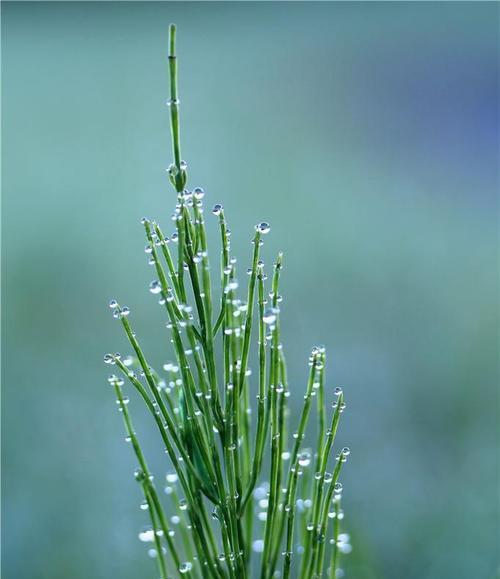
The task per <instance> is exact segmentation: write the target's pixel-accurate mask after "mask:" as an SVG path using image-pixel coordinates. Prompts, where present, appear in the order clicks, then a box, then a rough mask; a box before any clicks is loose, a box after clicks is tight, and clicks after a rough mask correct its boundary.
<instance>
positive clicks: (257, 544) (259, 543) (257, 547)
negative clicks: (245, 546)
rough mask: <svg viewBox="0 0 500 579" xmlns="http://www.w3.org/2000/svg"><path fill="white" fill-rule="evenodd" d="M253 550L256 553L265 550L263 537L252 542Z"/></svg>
mask: <svg viewBox="0 0 500 579" xmlns="http://www.w3.org/2000/svg"><path fill="white" fill-rule="evenodd" d="M252 551H253V552H254V553H262V551H264V541H263V540H262V539H257V540H256V541H254V542H253V543H252Z"/></svg>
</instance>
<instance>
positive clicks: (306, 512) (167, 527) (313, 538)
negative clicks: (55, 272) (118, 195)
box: [104, 25, 350, 579]
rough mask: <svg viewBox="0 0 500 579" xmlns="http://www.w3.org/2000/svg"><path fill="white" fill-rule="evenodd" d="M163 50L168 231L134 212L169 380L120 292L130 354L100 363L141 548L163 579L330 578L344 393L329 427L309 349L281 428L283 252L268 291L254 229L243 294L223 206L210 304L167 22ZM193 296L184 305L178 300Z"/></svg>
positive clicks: (344, 541)
mask: <svg viewBox="0 0 500 579" xmlns="http://www.w3.org/2000/svg"><path fill="white" fill-rule="evenodd" d="M169 48H170V50H169V56H168V61H169V71H170V91H171V94H170V100H169V106H170V121H171V133H172V146H173V156H174V160H173V163H172V164H171V165H170V167H169V169H168V174H169V177H170V181H171V183H172V185H173V187H174V188H175V191H176V193H177V204H176V206H175V212H174V216H173V219H174V221H175V223H176V231H175V233H174V234H173V235H172V236H171V237H170V239H169V238H168V237H166V236H165V235H164V234H163V232H162V230H161V229H160V226H159V225H158V224H157V223H156V222H155V221H151V220H149V219H146V218H144V219H142V225H143V227H144V232H145V236H146V240H147V245H146V250H145V251H146V253H147V254H148V258H149V263H150V265H152V266H153V267H154V268H155V271H156V278H157V279H155V280H154V281H153V282H151V284H150V286H149V289H150V291H151V293H153V294H155V295H157V296H158V298H159V303H160V305H161V306H162V307H163V308H164V309H165V314H166V319H167V328H168V329H169V332H170V334H171V342H172V348H173V355H174V358H175V361H174V362H170V363H168V364H165V365H164V366H163V371H164V372H165V374H163V373H162V372H158V371H156V370H154V369H153V367H152V366H151V365H150V364H149V362H148V360H147V358H146V355H145V353H144V351H143V349H142V347H141V345H140V342H139V340H138V338H137V335H136V333H135V331H134V329H133V326H132V323H131V321H130V318H129V313H130V311H129V309H128V308H127V307H126V306H121V305H120V304H119V303H118V302H117V301H116V300H112V301H111V302H110V304H109V305H110V307H111V309H112V310H113V316H114V317H115V318H117V319H118V320H120V322H121V324H122V326H123V329H124V330H125V334H126V336H127V338H128V341H129V342H130V346H131V348H132V350H133V355H131V356H123V357H122V356H121V355H120V354H118V353H116V354H106V356H105V357H104V360H105V362H106V363H108V364H112V365H115V366H116V367H117V369H118V370H119V373H120V376H116V375H114V374H113V375H111V376H110V377H109V382H110V384H111V385H112V386H113V388H114V391H115V394H116V398H117V404H118V409H119V410H120V412H121V413H122V416H123V420H124V423H125V430H126V440H127V441H128V442H130V443H131V446H132V448H133V451H134V453H135V456H136V459H137V463H138V468H137V470H136V472H135V478H136V480H137V482H138V483H139V485H140V487H141V490H142V493H143V496H144V502H143V503H142V505H141V508H143V509H144V510H145V511H147V512H148V514H149V518H150V527H149V528H147V529H146V530H145V531H142V532H141V533H140V535H139V538H140V539H141V540H142V541H144V542H147V543H151V548H150V551H149V552H150V555H151V556H153V557H155V558H156V561H157V564H158V573H159V576H160V579H167V578H171V577H177V576H181V575H182V576H186V577H192V578H201V577H210V578H213V579H234V578H236V577H238V579H241V578H243V579H244V578H247V577H260V579H270V578H271V577H277V576H282V577H284V578H285V579H287V578H289V577H291V576H295V577H301V578H317V577H329V578H331V579H332V578H334V577H339V576H341V570H340V569H339V567H338V564H339V556H340V554H341V553H346V552H348V551H349V550H350V545H349V542H348V535H346V534H343V533H341V532H340V524H341V520H342V518H343V514H342V510H341V507H340V499H341V492H342V485H341V484H340V482H339V476H340V473H341V469H342V466H343V464H344V462H345V461H346V459H347V456H348V455H349V449H348V448H343V449H341V450H340V451H339V452H338V453H337V455H336V459H335V460H332V459H331V454H332V449H333V445H334V442H335V436H336V433H337V428H338V424H339V419H340V414H341V413H342V411H343V409H344V408H345V403H344V395H343V392H342V389H341V388H339V387H337V388H335V389H334V390H333V392H332V394H333V396H332V397H333V410H332V416H331V419H330V424H329V426H328V424H327V412H326V406H325V398H326V397H327V396H328V394H329V390H328V388H327V382H326V376H325V364H326V354H325V349H324V348H323V347H315V348H313V349H312V352H311V355H310V357H309V366H310V368H309V378H308V382H307V386H306V391H305V395H304V400H303V405H302V410H301V412H300V414H299V418H298V423H297V425H296V427H294V428H293V427H292V435H291V436H289V437H288V436H287V433H288V431H289V428H290V427H291V426H292V425H291V424H290V419H289V411H288V406H289V398H290V394H291V390H290V389H289V384H288V378H287V373H286V362H285V356H284V353H283V347H282V344H281V334H280V316H281V311H280V310H281V306H280V303H281V296H280V293H279V286H280V276H281V270H282V254H281V253H280V254H278V256H277V259H276V262H275V265H274V271H273V275H272V278H271V288H270V289H271V291H270V293H269V299H267V297H266V281H267V275H266V273H265V270H264V263H263V262H262V260H261V248H262V245H263V238H264V237H265V236H266V235H267V234H268V233H269V231H270V227H269V225H268V224H267V223H265V222H262V223H259V224H258V225H257V226H256V227H255V232H254V235H253V240H252V243H253V255H252V260H251V267H250V268H249V269H248V275H249V282H248V288H247V290H246V296H245V299H244V300H242V299H241V298H240V297H239V286H238V282H237V278H236V260H235V258H234V257H232V256H231V250H230V242H229V239H230V231H229V229H228V226H227V222H226V217H225V214H224V209H223V207H222V205H215V206H214V208H213V211H212V213H213V214H214V215H215V216H216V217H217V218H218V219H217V221H218V227H219V231H220V240H221V245H222V250H221V272H220V298H219V297H214V296H216V294H218V292H214V291H213V288H212V280H211V271H210V266H209V255H208V247H207V235H206V230H205V221H204V206H203V200H204V192H203V190H202V189H201V188H198V187H196V188H194V189H193V190H189V189H187V166H186V163H185V162H184V161H183V160H182V157H181V148H180V137H179V98H178V92H177V59H176V29H175V26H173V25H172V26H170V42H169ZM173 246H175V247H176V251H172V248H173ZM189 296H192V298H193V302H194V304H193V305H189V303H188V302H189ZM254 318H256V319H257V320H258V323H257V327H256V328H254V327H253V326H254V324H253V323H254ZM254 334H257V335H258V341H257V344H258V349H257V352H256V357H257V359H258V366H259V368H258V373H257V374H256V377H255V378H254V375H253V374H252V373H251V370H250V367H249V360H250V350H251V346H252V343H253V341H254V339H255V337H254ZM219 342H221V350H219V347H218V346H217V344H218V343H219ZM219 351H221V352H222V353H221V355H218V354H217V352H219ZM125 380H126V381H127V382H128V383H130V385H131V386H132V390H134V391H135V392H136V393H137V394H138V395H139V398H141V399H142V400H143V402H144V404H145V405H146V407H147V409H148V410H149V412H150V414H151V416H152V418H153V420H154V423H155V426H156V429H157V430H158V433H159V436H160V438H161V441H162V444H163V445H164V447H165V452H166V454H167V456H168V463H169V467H168V468H169V469H170V470H169V471H168V474H166V479H165V481H164V482H165V483H166V486H164V484H163V483H162V484H160V485H157V484H156V483H155V481H154V479H153V475H152V474H151V471H150V470H149V467H148V464H147V462H146V458H145V456H144V453H143V450H142V448H141V445H140V443H139V439H138V436H137V434H136V432H135V430H134V427H133V425H132V421H131V417H130V412H129V406H128V401H129V398H128V397H127V396H125V394H124V382H125ZM293 393H294V394H295V386H294V387H293ZM253 399H256V405H255V406H256V408H253V407H252V406H253V405H252V403H251V401H252V400H253ZM315 400H316V402H317V404H316V405H315V404H314V401H315ZM315 407H316V410H315ZM255 410H256V412H255V414H256V421H255V422H256V424H255V427H254V428H253V425H252V416H253V414H252V411H255ZM314 411H316V412H317V423H318V431H317V439H316V440H317V442H316V450H315V452H313V451H311V450H309V449H306V448H304V447H303V443H304V440H305V438H306V436H307V434H308V431H309V430H310V429H308V424H309V421H310V416H311V413H313V412H314ZM289 445H290V446H289ZM330 464H332V465H333V466H332V468H331V472H330V471H329V470H328V467H329V465H330ZM266 469H269V470H268V472H266ZM266 481H267V482H266ZM158 486H160V487H164V491H165V493H166V494H167V495H168V499H167V502H168V504H167V505H165V504H164V501H163V500H161V499H160V493H159V490H158ZM162 490H163V489H162ZM167 513H168V515H167Z"/></svg>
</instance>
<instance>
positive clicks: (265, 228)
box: [255, 221, 271, 235]
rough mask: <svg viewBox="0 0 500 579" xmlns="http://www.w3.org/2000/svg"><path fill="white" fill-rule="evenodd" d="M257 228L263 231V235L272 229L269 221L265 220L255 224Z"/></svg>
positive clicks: (260, 231)
mask: <svg viewBox="0 0 500 579" xmlns="http://www.w3.org/2000/svg"><path fill="white" fill-rule="evenodd" d="M255 230H256V231H258V232H259V233H261V234H262V235H266V233H269V232H270V231H271V226H270V225H269V223H266V222H265V221H263V222H262V223H258V224H257V225H256V226H255Z"/></svg>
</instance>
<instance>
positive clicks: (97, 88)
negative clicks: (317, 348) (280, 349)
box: [1, 2, 499, 579]
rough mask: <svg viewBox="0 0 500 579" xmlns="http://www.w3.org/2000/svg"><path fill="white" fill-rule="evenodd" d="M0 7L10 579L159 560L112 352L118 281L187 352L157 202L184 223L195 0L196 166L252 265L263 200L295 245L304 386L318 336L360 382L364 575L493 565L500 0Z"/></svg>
mask: <svg viewBox="0 0 500 579" xmlns="http://www.w3.org/2000/svg"><path fill="white" fill-rule="evenodd" d="M1 8H2V73H3V83H2V84H3V89H2V113H3V121H2V122H3V126H2V132H3V151H2V164H3V171H2V179H3V183H2V185H3V199H2V236H3V239H2V274H3V275H2V289H3V307H2V313H3V321H2V323H3V343H2V348H3V351H2V354H3V376H2V378H3V404H2V412H3V414H2V429H3V456H2V466H3V469H2V479H3V480H2V482H3V509H2V511H3V512H2V519H3V520H2V522H3V533H2V542H3V561H2V571H3V573H2V576H3V577H4V578H5V579H68V578H71V579H90V578H92V579H109V578H118V577H119V578H120V579H132V578H138V577H152V578H154V577H156V570H155V567H154V565H153V563H152V562H151V561H150V560H148V557H147V555H146V553H145V549H144V548H143V545H141V544H140V543H139V542H138V541H137V532H138V529H139V528H140V527H141V525H143V524H145V522H146V521H145V517H144V513H142V512H141V511H140V510H139V508H138V505H139V502H140V497H139V491H138V489H137V488H136V483H135V482H134V481H133V477H132V472H133V469H134V461H133V458H132V456H131V453H130V449H129V448H127V447H126V445H125V444H124V443H123V431H122V424H121V421H120V416H119V414H118V413H117V412H116V410H115V403H114V400H113V396H112V393H111V392H110V390H109V388H108V387H107V385H106V376H107V374H108V369H107V368H106V367H105V366H104V365H103V364H102V355H103V354H104V353H105V352H106V351H110V350H111V351H114V350H120V351H122V352H125V351H127V348H126V345H125V341H124V338H123V336H122V334H121V332H120V328H119V326H118V324H117V323H116V322H115V321H114V320H112V319H111V316H110V313H109V310H108V308H107V302H108V299H109V298H111V297H116V298H118V299H120V300H121V301H123V302H125V303H127V305H130V307H131V308H132V315H133V320H134V324H135V326H136V328H137V330H138V332H139V334H140V335H141V336H143V339H144V341H145V342H146V346H147V349H148V352H150V353H151V357H152V358H153V359H154V360H159V361H164V360H165V359H167V358H168V356H169V354H168V352H167V349H166V348H167V345H168V342H167V340H166V337H165V334H164V327H163V321H162V319H161V318H160V310H159V309H158V306H157V305H156V304H155V299H154V298H153V297H152V296H151V295H150V294H149V292H148V291H147V284H148V283H149V281H150V280H151V277H152V273H151V270H150V269H148V266H147V264H146V260H145V255H144V253H143V246H144V240H143V234H142V230H141V226H140V224H139V218H140V217H141V216H142V215H143V214H146V215H148V216H152V217H156V218H157V219H159V220H160V221H161V222H162V223H163V224H165V227H166V228H167V229H170V228H171V222H170V212H171V210H172V208H173V203H174V199H173V196H172V191H171V189H170V187H169V185H168V183H167V179H166V175H165V171H164V169H165V167H167V165H168V164H169V162H170V158H171V154H170V147H169V134H168V116H167V108H166V107H165V106H164V105H165V101H166V99H167V89H168V85H167V63H166V44H167V27H168V24H169V23H170V22H171V21H174V22H176V23H177V25H178V27H179V52H180V91H181V102H182V104H181V114H182V141H183V155H184V157H185V158H186V160H187V161H188V163H189V169H190V184H191V185H193V186H194V185H201V186H203V187H204V188H205V190H206V191H207V204H208V205H212V204H213V203H215V202H219V201H222V202H224V205H225V208H226V212H227V215H228V219H229V221H230V223H231V227H232V230H233V238H232V239H233V241H232V243H233V251H234V253H235V254H236V255H238V256H239V258H240V268H241V270H242V271H244V270H245V269H246V267H247V264H248V263H249V259H250V251H251V247H250V245H249V240H250V236H251V232H252V227H253V224H254V223H256V222H257V221H260V220H263V219H265V220H268V221H269V222H270V223H271V225H272V232H271V234H270V235H269V236H268V238H266V245H265V246H264V254H265V259H266V262H269V263H270V262H271V260H272V259H273V256H274V254H275V252H276V251H277V250H278V249H283V251H284V252H285V260H286V261H285V266H286V267H285V269H284V272H283V292H282V293H283V295H284V298H285V299H284V302H283V309H282V311H283V316H284V322H283V331H284V345H285V348H286V351H287V353H288V359H289V365H290V377H291V388H292V390H293V397H294V400H295V403H296V404H297V405H298V404H299V402H300V398H301V396H302V389H303V387H304V383H305V376H306V372H307V355H308V352H309V349H310V347H311V345H313V344H315V343H317V342H320V343H324V344H325V345H326V346H327V348H328V352H329V376H330V378H331V385H332V386H333V385H338V384H341V385H342V386H343V387H344V389H345V393H346V398H347V402H348V408H347V411H346V413H345V414H344V415H343V418H344V420H343V425H342V430H341V433H340V434H339V443H340V444H342V445H344V444H348V445H349V446H350V447H351V449H352V456H351V457H350V458H351V459H352V460H350V462H349V463H348V465H347V466H348V468H346V469H345V472H344V474H343V477H342V478H343V483H344V488H345V493H344V495H345V510H346V517H345V521H344V522H345V527H346V530H347V531H348V532H350V533H351V536H352V543H353V547H354V550H353V553H352V554H351V555H350V556H349V557H346V558H345V560H344V561H345V568H346V572H347V574H346V576H347V577H350V578H352V579H403V578H404V579H466V578H467V579H471V578H474V579H490V578H492V577H494V576H495V574H496V572H497V567H498V556H497V553H496V550H497V548H498V544H499V543H498V539H499V535H498V520H499V519H498V509H497V506H498V437H497V435H498V429H497V423H498V422H497V421H498V391H497V387H498V366H497V355H498V327H497V326H498V317H497V314H498V309H497V306H498V289H499V288H498V275H497V274H498V254H497V253H498V240H497V218H498V201H497V193H498V173H497V162H498V157H497V153H498V128H499V127H498V96H499V95H498V52H497V46H498V45H497V42H498V10H499V7H498V4H497V3H480V2H477V3H468V2H461V3H453V2H449V3H417V2H415V3H375V2H374V3H285V2H283V3H162V2H152V3H148V2H144V3H135V2H123V3H121V2H116V3H106V2H97V3H95V2H91V3H78V2H75V3H66V2H55V3H44V2H40V3H27V2H19V3H17V2H2V6H1ZM208 221H209V223H210V230H211V233H210V235H211V241H212V246H213V247H214V246H215V244H216V243H217V238H216V228H215V223H213V222H212V221H211V220H210V219H208ZM217 256H218V249H215V250H214V249H213V250H212V259H213V260H214V261H215V260H216V259H217ZM136 406H137V405H136ZM132 409H133V410H135V415H136V422H137V430H138V431H139V433H142V434H143V439H146V441H145V444H146V447H147V449H149V450H150V453H149V454H150V455H151V454H152V455H153V456H155V455H158V456H160V453H159V452H156V451H157V447H156V442H155V439H154V437H153V431H152V430H150V429H149V422H147V421H146V420H144V418H145V417H144V416H143V414H142V413H141V411H139V409H138V408H135V406H134V405H133V406H132ZM149 438H151V440H149ZM160 458H161V457H160ZM153 462H154V461H153ZM155 467H156V468H157V473H158V474H161V473H162V470H161V469H164V468H165V467H164V465H161V464H160V463H155Z"/></svg>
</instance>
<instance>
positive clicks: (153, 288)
mask: <svg viewBox="0 0 500 579" xmlns="http://www.w3.org/2000/svg"><path fill="white" fill-rule="evenodd" d="M149 291H150V292H151V293H152V294H159V293H160V292H161V284H160V282H159V281H158V280H156V279H155V280H153V281H152V282H151V283H150V284H149Z"/></svg>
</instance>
